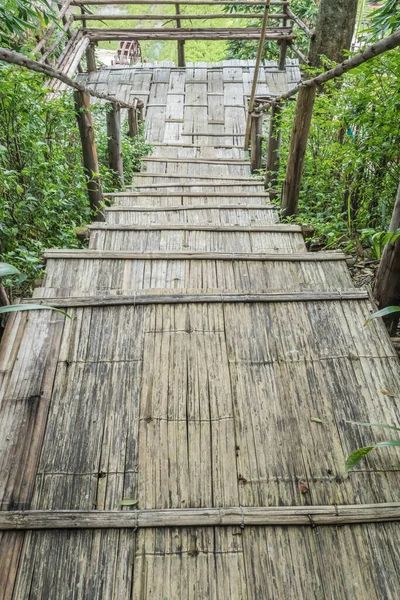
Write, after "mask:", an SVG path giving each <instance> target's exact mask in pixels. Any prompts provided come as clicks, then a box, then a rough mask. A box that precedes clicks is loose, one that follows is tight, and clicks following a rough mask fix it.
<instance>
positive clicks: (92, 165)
mask: <svg viewBox="0 0 400 600" xmlns="http://www.w3.org/2000/svg"><path fill="white" fill-rule="evenodd" d="M74 99H75V109H76V117H77V120H78V127H79V133H80V137H81V143H82V154H83V167H84V170H85V175H86V187H87V192H88V196H89V203H90V207H91V209H92V212H93V219H94V220H95V221H104V213H103V192H102V188H101V181H100V177H99V175H98V173H99V162H98V159H97V150H96V144H95V139H94V129H93V122H92V115H91V112H90V96H89V94H88V93H87V92H74Z"/></svg>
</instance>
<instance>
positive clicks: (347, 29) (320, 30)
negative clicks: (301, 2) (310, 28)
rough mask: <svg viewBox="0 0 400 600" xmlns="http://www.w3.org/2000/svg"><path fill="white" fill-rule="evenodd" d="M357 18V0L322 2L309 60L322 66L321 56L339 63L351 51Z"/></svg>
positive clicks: (328, 0) (315, 65)
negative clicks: (346, 51)
mask: <svg viewBox="0 0 400 600" xmlns="http://www.w3.org/2000/svg"><path fill="white" fill-rule="evenodd" d="M356 17H357V0H321V4H320V7H319V13H318V18H317V23H316V26H315V36H314V39H313V40H312V42H311V47H310V53H309V56H308V58H309V60H310V62H311V64H312V65H313V66H314V67H319V66H321V54H324V55H325V56H327V57H328V58H329V59H330V60H333V61H335V62H337V63H340V62H342V60H343V59H344V53H343V50H349V49H350V46H351V40H352V38H353V34H354V28H355V24H356Z"/></svg>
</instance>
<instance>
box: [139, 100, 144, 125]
mask: <svg viewBox="0 0 400 600" xmlns="http://www.w3.org/2000/svg"><path fill="white" fill-rule="evenodd" d="M138 122H139V123H143V122H144V107H143V102H142V105H141V106H140V107H139V115H138Z"/></svg>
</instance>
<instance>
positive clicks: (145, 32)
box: [85, 27, 295, 136]
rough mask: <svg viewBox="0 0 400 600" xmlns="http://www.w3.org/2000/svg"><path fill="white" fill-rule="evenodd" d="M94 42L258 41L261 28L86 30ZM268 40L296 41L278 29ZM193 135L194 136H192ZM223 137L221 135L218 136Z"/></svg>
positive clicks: (281, 29) (267, 37)
mask: <svg viewBox="0 0 400 600" xmlns="http://www.w3.org/2000/svg"><path fill="white" fill-rule="evenodd" d="M85 33H86V34H87V35H88V36H89V38H90V40H92V41H96V42H99V41H103V42H104V41H112V40H131V39H135V40H235V39H236V40H258V39H259V38H260V33H261V28H260V27H237V28H217V27H215V28H202V29H192V28H183V29H164V28H160V29H156V28H154V29H109V28H105V29H86V30H85ZM265 39H266V40H281V39H288V40H292V39H295V36H294V35H292V34H291V33H290V30H288V29H286V28H285V29H283V28H282V27H277V28H275V29H269V30H268V32H267V34H266V37H265ZM191 135H192V134H191ZM218 135H220V136H221V134H218Z"/></svg>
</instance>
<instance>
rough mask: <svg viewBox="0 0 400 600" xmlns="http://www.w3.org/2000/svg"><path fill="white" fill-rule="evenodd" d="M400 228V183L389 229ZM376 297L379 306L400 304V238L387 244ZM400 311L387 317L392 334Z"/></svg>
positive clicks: (379, 269)
mask: <svg viewBox="0 0 400 600" xmlns="http://www.w3.org/2000/svg"><path fill="white" fill-rule="evenodd" d="M399 228H400V184H399V187H398V190H397V198H396V202H395V205H394V209H393V214H392V220H391V222H390V227H389V231H390V232H392V233H394V232H396V231H397V230H398V229H399ZM375 298H376V299H377V301H378V304H379V308H386V307H387V306H399V305H400V239H398V240H396V241H395V242H394V243H391V242H390V241H389V243H387V244H386V246H385V249H384V251H383V254H382V258H381V262H380V264H379V268H378V273H377V276H376V285H375ZM399 315H400V313H393V315H391V316H390V317H387V318H385V321H386V322H387V325H388V327H389V331H390V333H391V335H395V332H396V328H397V324H398V321H399Z"/></svg>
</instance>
